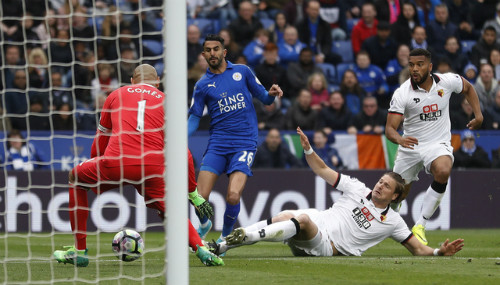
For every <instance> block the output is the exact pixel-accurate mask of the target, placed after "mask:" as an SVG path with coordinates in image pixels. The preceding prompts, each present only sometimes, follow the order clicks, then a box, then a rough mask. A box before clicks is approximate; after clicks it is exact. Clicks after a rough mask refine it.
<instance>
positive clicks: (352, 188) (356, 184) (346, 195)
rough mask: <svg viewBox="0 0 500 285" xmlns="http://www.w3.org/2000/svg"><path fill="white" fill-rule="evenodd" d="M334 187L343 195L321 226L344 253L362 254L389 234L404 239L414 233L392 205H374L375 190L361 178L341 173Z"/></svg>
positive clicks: (329, 211)
mask: <svg viewBox="0 0 500 285" xmlns="http://www.w3.org/2000/svg"><path fill="white" fill-rule="evenodd" d="M334 187H335V188H337V190H340V191H342V192H343V195H342V196H341V197H340V199H339V200H338V201H337V202H335V204H333V206H332V207H331V208H330V209H328V210H326V211H324V213H325V214H326V215H328V217H330V218H328V219H323V220H324V221H327V222H325V223H324V225H321V226H322V227H324V228H326V230H327V233H328V235H329V237H330V239H331V240H332V241H333V243H334V244H335V248H336V249H337V250H338V251H340V252H341V253H342V254H344V255H355V256H360V255H361V254H363V252H365V251H366V250H367V249H368V248H370V247H372V246H374V245H376V244H378V243H380V242H381V241H383V240H384V239H386V238H388V237H391V238H392V239H394V240H395V241H397V242H400V243H403V242H405V241H407V240H408V239H409V238H410V237H411V236H412V233H411V231H410V230H409V229H408V226H407V225H406V223H405V221H404V220H403V218H402V217H401V216H400V215H399V214H398V213H396V212H394V211H393V210H392V209H391V208H390V207H389V206H388V207H387V208H385V209H379V208H376V207H375V205H374V204H373V202H372V201H371V192H372V191H371V190H370V189H369V188H368V187H366V186H365V184H364V183H362V182H360V181H359V180H358V179H356V178H354V177H350V176H347V175H340V174H339V178H338V181H337V183H336V185H334Z"/></svg>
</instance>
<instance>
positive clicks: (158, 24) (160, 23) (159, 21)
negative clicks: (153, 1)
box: [155, 18, 163, 31]
mask: <svg viewBox="0 0 500 285" xmlns="http://www.w3.org/2000/svg"><path fill="white" fill-rule="evenodd" d="M155 28H156V30H157V31H161V29H162V28H163V19H162V18H156V19H155Z"/></svg>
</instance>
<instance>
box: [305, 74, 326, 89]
mask: <svg viewBox="0 0 500 285" xmlns="http://www.w3.org/2000/svg"><path fill="white" fill-rule="evenodd" d="M316 76H319V78H320V79H321V84H322V85H323V88H321V90H324V89H327V88H328V83H327V82H326V77H325V76H324V75H323V73H320V72H315V73H313V74H311V75H309V77H308V78H307V88H309V89H310V90H312V82H313V80H314V78H315V77H316Z"/></svg>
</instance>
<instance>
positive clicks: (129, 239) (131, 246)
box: [111, 230, 144, 261]
mask: <svg viewBox="0 0 500 285" xmlns="http://www.w3.org/2000/svg"><path fill="white" fill-rule="evenodd" d="M111 245H112V248H113V252H114V253H115V254H116V257H117V258H118V259H120V260H123V261H134V260H136V259H138V258H139V257H141V255H142V253H143V251H144V240H143V239H142V237H141V235H140V234H139V233H138V232H136V231H134V230H123V231H120V232H118V233H117V234H116V235H115V237H114V238H113V243H112V244H111Z"/></svg>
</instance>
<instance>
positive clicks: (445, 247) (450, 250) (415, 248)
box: [403, 237, 464, 256]
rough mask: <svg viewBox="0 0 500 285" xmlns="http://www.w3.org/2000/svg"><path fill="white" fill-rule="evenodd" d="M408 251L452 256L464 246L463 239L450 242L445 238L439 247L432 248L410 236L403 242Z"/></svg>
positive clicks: (415, 253) (416, 253)
mask: <svg viewBox="0 0 500 285" xmlns="http://www.w3.org/2000/svg"><path fill="white" fill-rule="evenodd" d="M403 245H404V246H405V247H406V249H408V251H410V252H411V253H412V254H413V255H419V256H420V255H424V256H425V255H427V256H431V255H436V256H452V255H455V254H456V253H457V252H459V251H461V250H462V248H463V247H464V240H463V239H456V240H454V241H452V242H450V240H449V239H446V240H445V241H444V242H443V244H441V246H440V247H439V248H432V247H429V246H426V245H423V244H422V243H421V242H419V241H418V240H417V239H416V238H414V237H412V238H410V239H409V240H408V241H407V242H405V243H404V244H403Z"/></svg>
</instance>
